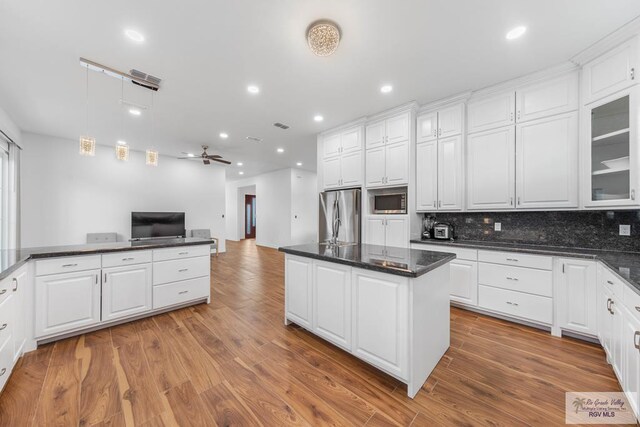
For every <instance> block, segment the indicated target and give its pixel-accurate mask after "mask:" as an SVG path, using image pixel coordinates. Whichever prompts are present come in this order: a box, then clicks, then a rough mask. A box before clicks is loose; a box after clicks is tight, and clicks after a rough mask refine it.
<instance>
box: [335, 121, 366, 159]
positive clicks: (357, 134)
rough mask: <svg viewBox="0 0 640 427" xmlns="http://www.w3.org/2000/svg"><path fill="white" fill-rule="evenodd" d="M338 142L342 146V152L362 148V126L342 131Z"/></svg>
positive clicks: (350, 151)
mask: <svg viewBox="0 0 640 427" xmlns="http://www.w3.org/2000/svg"><path fill="white" fill-rule="evenodd" d="M340 144H341V147H342V148H341V150H340V152H341V153H343V154H345V153H352V152H354V151H360V150H362V127H360V126H358V127H355V128H352V129H347V130H345V131H343V132H342V134H341V135H340Z"/></svg>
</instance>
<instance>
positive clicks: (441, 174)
mask: <svg viewBox="0 0 640 427" xmlns="http://www.w3.org/2000/svg"><path fill="white" fill-rule="evenodd" d="M462 165H463V162H462V135H457V136H452V137H449V138H444V139H439V140H438V210H461V209H462Z"/></svg>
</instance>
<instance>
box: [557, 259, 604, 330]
mask: <svg viewBox="0 0 640 427" xmlns="http://www.w3.org/2000/svg"><path fill="white" fill-rule="evenodd" d="M555 279H556V298H557V300H556V307H557V315H558V322H557V323H558V326H560V328H562V329H564V330H568V331H573V332H578V333H581V334H587V335H594V336H595V335H597V333H598V316H597V301H596V298H597V286H596V262H595V261H586V260H580V259H575V258H558V259H556V264H555Z"/></svg>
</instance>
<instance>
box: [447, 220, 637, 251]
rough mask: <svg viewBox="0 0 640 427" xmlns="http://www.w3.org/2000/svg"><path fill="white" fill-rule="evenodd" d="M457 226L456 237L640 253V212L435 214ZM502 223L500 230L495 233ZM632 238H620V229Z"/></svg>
mask: <svg viewBox="0 0 640 427" xmlns="http://www.w3.org/2000/svg"><path fill="white" fill-rule="evenodd" d="M435 218H436V222H448V223H451V224H453V226H454V227H455V233H456V238H457V239H461V240H483V241H496V242H506V243H527V244H534V245H552V246H568V247H577V248H590V249H603V250H614V251H625V252H640V211H636V210H632V211H580V212H576V211H566V212H486V213H485V212H461V213H436V214H435ZM497 222H499V223H500V225H501V229H502V230H501V231H495V230H494V224H495V223H497ZM621 224H623V225H630V226H631V235H630V236H620V235H619V226H620V225H621Z"/></svg>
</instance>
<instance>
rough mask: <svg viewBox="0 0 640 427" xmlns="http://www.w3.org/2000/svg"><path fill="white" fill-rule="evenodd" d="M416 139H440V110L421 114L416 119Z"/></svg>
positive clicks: (422, 140)
mask: <svg viewBox="0 0 640 427" xmlns="http://www.w3.org/2000/svg"><path fill="white" fill-rule="evenodd" d="M416 123H417V125H416V140H417V141H418V142H425V141H433V140H435V139H438V112H437V111H433V112H431V113H427V114H421V115H420V116H418V118H417V119H416Z"/></svg>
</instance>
